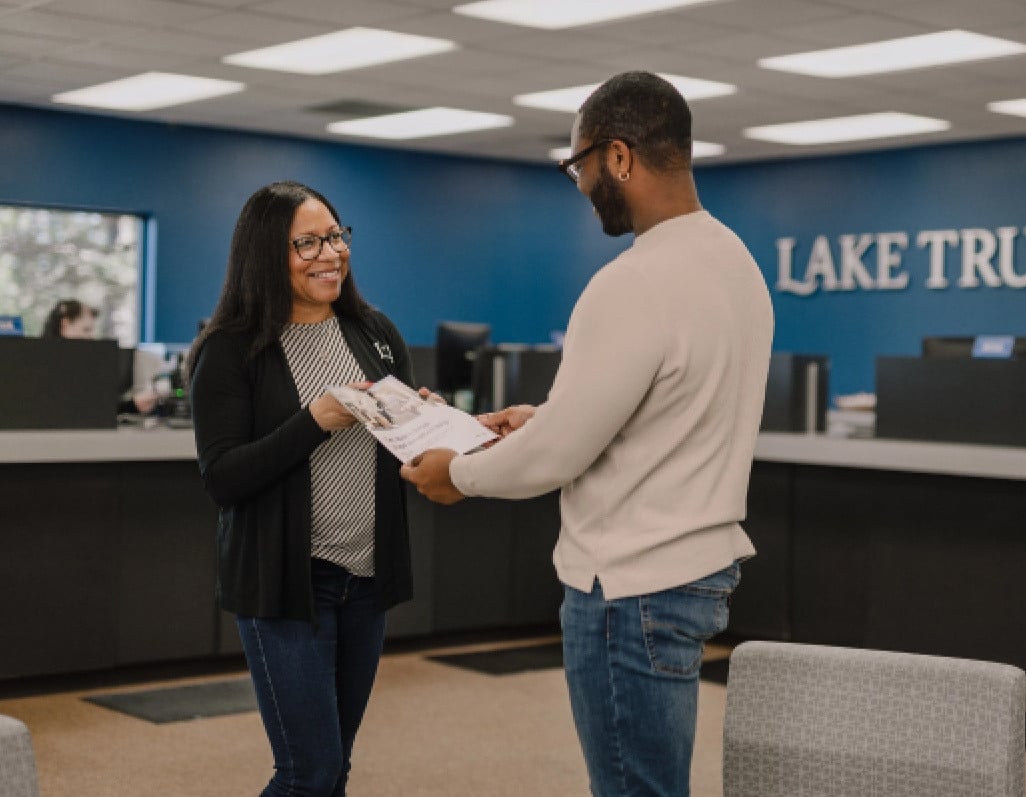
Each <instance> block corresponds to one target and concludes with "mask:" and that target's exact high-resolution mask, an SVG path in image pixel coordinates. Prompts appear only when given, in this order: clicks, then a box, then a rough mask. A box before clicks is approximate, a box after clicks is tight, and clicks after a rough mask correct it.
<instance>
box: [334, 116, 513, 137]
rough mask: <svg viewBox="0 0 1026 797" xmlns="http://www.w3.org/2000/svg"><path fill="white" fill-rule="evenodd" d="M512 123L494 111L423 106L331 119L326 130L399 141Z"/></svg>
mask: <svg viewBox="0 0 1026 797" xmlns="http://www.w3.org/2000/svg"><path fill="white" fill-rule="evenodd" d="M512 124H513V117H512V116H504V115H502V114H497V113H481V112H479V111H464V110H460V109H459V108H422V109H420V110H418V111H406V112H404V113H390V114H386V115H385V116H371V117H368V118H366V119H348V120H346V121H344V122H332V123H331V124H330V125H328V130H329V131H330V132H332V133H341V134H342V135H347V136H363V137H365V138H387V139H390V140H395V141H398V140H402V139H408V138H427V137H428V136H450V135H453V134H455V133H469V132H471V131H473V130H490V129H492V128H496V127H509V126H510V125H512Z"/></svg>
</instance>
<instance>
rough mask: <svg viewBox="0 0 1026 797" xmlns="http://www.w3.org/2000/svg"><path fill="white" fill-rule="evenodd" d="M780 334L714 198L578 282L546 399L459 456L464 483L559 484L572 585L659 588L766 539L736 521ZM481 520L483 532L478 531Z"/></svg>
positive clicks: (533, 490)
mask: <svg viewBox="0 0 1026 797" xmlns="http://www.w3.org/2000/svg"><path fill="white" fill-rule="evenodd" d="M772 338H773V310H772V307H771V305H770V298H769V293H768V291H767V289H766V283H765V280H764V278H763V276H762V274H761V272H760V271H759V268H758V266H757V265H756V264H755V261H754V260H753V259H752V257H751V255H750V254H749V253H748V250H747V249H746V248H745V246H744V244H743V243H742V242H741V241H740V239H738V237H737V236H736V235H734V233H733V232H731V231H730V230H729V229H728V228H727V227H725V226H724V225H722V224H721V223H720V222H718V221H717V220H716V219H714V218H713V217H712V216H710V215H709V213H707V212H706V211H699V212H696V213H690V214H687V215H684V216H678V217H676V218H673V219H670V220H668V221H665V222H662V223H661V224H658V225H656V226H655V227H653V228H652V229H650V230H648V231H647V232H645V233H644V234H643V235H639V236H638V237H637V238H636V239H635V241H634V244H633V245H632V246H631V247H630V248H629V249H628V250H627V251H626V252H624V253H623V254H621V255H620V256H619V257H617V258H616V259H615V260H613V261H612V262H611V263H609V264H608V265H606V266H605V267H604V268H602V269H601V270H600V271H599V272H598V273H597V274H596V275H595V276H594V277H593V278H592V280H591V281H590V283H589V284H588V286H587V288H586V289H585V290H584V292H583V293H582V294H581V297H580V299H579V300H578V302H577V305H576V306H575V308H574V311H573V314H572V315H571V317H570V323H569V326H568V328H567V334H566V339H565V344H564V349H563V360H562V364H561V365H560V368H559V372H558V373H557V375H556V379H555V382H554V383H553V386H552V389H551V391H550V393H549V396H548V400H547V401H546V402H545V403H544V404H542V405H541V406H540V407H539V408H538V411H537V413H536V414H535V416H534V418H533V419H532V420H531V421H529V422H528V423H527V424H526V425H525V426H524V427H523V428H522V429H520V430H519V431H517V432H514V433H513V434H511V435H509V436H508V437H507V438H506V439H504V440H502V441H501V442H500V443H498V444H497V445H495V446H494V447H492V448H491V449H488V450H487V451H482V452H480V453H476V454H471V455H465V456H460V457H457V458H456V459H454V460H453V462H452V464H451V466H450V474H451V476H452V480H453V483H454V484H455V485H456V487H457V488H458V489H459V490H460V491H461V492H462V493H464V494H465V495H468V496H493V497H497V498H528V497H531V496H535V495H540V494H542V493H545V492H548V491H550V490H553V489H556V488H557V487H558V488H562V494H561V498H560V504H561V514H562V526H561V529H560V535H559V541H558V542H557V544H556V550H555V552H554V555H553V561H554V562H555V565H556V571H557V573H558V575H559V578H560V579H561V580H562V581H563V583H565V584H569V585H570V586H572V587H574V588H576V589H579V590H582V591H584V592H590V591H591V588H592V584H593V583H594V579H595V578H596V577H598V579H599V580H600V582H601V584H602V588H603V591H604V593H605V595H606V597H607V598H611V599H612V598H618V597H625V596H629V595H638V594H644V593H648V592H657V591H660V590H663V589H669V588H671V587H675V586H678V585H681V584H685V583H688V582H690V581H694V580H695V579H698V578H701V577H703V576H706V575H708V574H710V573H713V572H715V571H717V570H719V569H722V568H723V567H726V566H727V565H729V564H730V563H731V562H733V561H734V560H735V559H738V558H744V557H748V556H751V555H753V554H754V553H755V549H754V548H753V547H752V544H751V541H750V540H749V539H748V536H747V535H746V534H745V533H744V531H743V530H742V529H741V527H740V525H739V524H738V521H740V520H742V519H743V518H744V516H745V500H746V495H747V491H748V478H749V474H750V471H751V465H752V456H753V454H754V450H755V440H756V436H757V434H758V429H759V421H760V418H761V415H762V404H763V397H764V395H765V387H766V371H767V368H768V364H769V354H770V345H771V342H772ZM482 533H487V530H486V529H482Z"/></svg>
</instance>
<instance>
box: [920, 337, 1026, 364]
mask: <svg viewBox="0 0 1026 797" xmlns="http://www.w3.org/2000/svg"><path fill="white" fill-rule="evenodd" d="M977 337H979V336H977V335H965V336H934V337H927V338H923V357H961V358H965V359H968V358H970V357H973V356H974V349H975V346H976V342H977ZM1011 359H1014V360H1026V337H1017V338H1015V342H1014V343H1013V345H1012V355H1011Z"/></svg>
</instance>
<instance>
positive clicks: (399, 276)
mask: <svg viewBox="0 0 1026 797" xmlns="http://www.w3.org/2000/svg"><path fill="white" fill-rule="evenodd" d="M283 178H292V179H297V180H300V181H302V182H306V183H308V184H310V185H312V186H314V187H316V188H318V189H319V190H321V191H322V192H324V193H325V194H326V195H327V196H328V197H330V198H331V199H332V201H333V202H335V204H336V206H337V207H338V208H339V212H340V213H341V214H342V216H343V218H344V220H345V221H346V222H347V223H350V224H352V225H353V227H354V230H355V232H354V237H355V242H354V255H353V269H354V274H355V275H356V279H357V282H358V284H359V286H360V289H361V291H362V292H363V293H364V295H365V296H366V297H367V298H368V299H369V300H370V301H371V302H373V303H374V304H376V305H378V306H379V307H381V308H382V309H383V310H384V311H385V312H387V313H388V314H389V315H390V316H391V317H392V318H393V319H394V320H395V321H396V323H397V324H398V325H399V327H400V329H401V330H402V331H403V333H404V334H405V335H406V337H407V339H408V340H409V341H410V342H411V343H421V344H423V343H428V342H430V341H431V340H432V339H433V336H434V327H435V323H436V322H437V321H438V320H440V319H445V318H448V319H460V320H486V321H489V322H491V323H492V325H493V329H494V337H495V339H496V340H500V341H522V342H544V341H547V340H548V336H549V332H550V330H553V329H562V328H565V326H566V321H567V318H568V316H569V312H570V309H571V308H572V306H573V302H574V300H575V299H576V297H577V295H578V294H579V293H580V291H581V289H582V288H583V287H584V285H585V283H586V282H587V280H588V278H589V277H590V276H591V274H592V273H594V271H595V270H596V269H597V268H598V267H599V266H601V265H602V264H603V263H604V262H606V261H607V260H609V259H610V258H611V257H613V256H615V254H616V253H617V252H619V251H620V250H621V249H622V248H623V247H625V246H626V245H627V244H628V243H629V241H628V239H626V238H621V239H616V240H612V239H608V238H606V237H605V236H603V235H602V233H601V231H600V229H599V226H598V223H597V221H596V219H595V218H594V216H593V215H592V212H591V208H590V206H589V204H588V203H587V201H586V200H584V198H583V197H581V196H580V195H579V194H578V193H577V192H576V191H574V189H573V187H572V186H571V185H570V184H569V183H568V182H567V181H566V178H564V177H563V176H562V175H560V174H559V173H558V172H557V171H556V170H555V169H553V168H551V167H548V166H531V165H525V164H516V163H505V162H499V161H489V160H477V159H470V158H458V157H446V156H434V155H421V154H414V153H404V152H398V151H394V150H386V149H377V148H371V147H359V146H354V145H350V144H342V143H339V144H335V143H331V142H314V141H307V140H299V139H290V138H284V137H274V136H263V135H255V134H247V133H239V132H227V131H219V130H213V129H204V128H194V127H182V126H174V125H163V124H154V123H145V122H136V121H132V120H124V119H116V118H109V117H101V116H91V115H83V114H77V113H66V112H57V111H48V110H37V109H29V108H21V107H15V106H0V202H20V203H38V204H44V205H65V206H74V207H99V208H105V209H115V210H124V211H130V212H141V213H144V214H147V215H149V216H151V217H152V218H153V219H154V220H155V222H156V225H157V229H158V235H157V243H156V251H155V258H154V262H155V274H154V275H153V276H154V279H155V285H154V289H155V304H154V313H153V319H152V322H153V329H154V333H155V334H154V337H155V339H156V340H163V341H170V342H184V341H187V340H189V339H190V338H191V337H192V334H193V332H194V330H195V324H196V320H197V319H199V318H201V317H203V316H206V315H208V314H209V313H210V310H211V308H212V307H213V304H214V302H215V301H216V298H217V294H218V292H219V290H220V286H221V282H222V279H223V276H224V263H225V258H226V255H227V250H228V242H229V239H230V237H231V231H232V227H233V225H234V222H235V218H236V216H237V215H238V212H239V210H240V208H241V207H242V204H243V202H244V201H245V200H246V198H247V197H248V196H249V195H250V194H251V193H252V192H253V191H254V190H255V189H256V188H258V187H260V186H261V185H264V184H266V183H268V182H271V181H273V180H277V179H283ZM697 180H698V185H699V191H700V193H701V196H702V200H703V202H704V204H705V205H706V207H708V208H709V209H710V210H711V211H712V212H713V213H714V214H716V215H717V216H719V217H720V218H722V219H723V220H724V221H725V222H726V223H727V224H729V225H730V226H731V227H733V228H734V229H735V230H736V231H737V232H738V234H739V235H740V236H741V238H742V239H743V240H744V241H745V242H746V243H747V244H748V246H749V247H750V248H751V250H752V252H753V254H754V255H755V257H756V260H757V261H758V262H759V264H760V266H761V267H762V269H763V271H764V273H765V274H766V278H767V281H768V283H769V284H770V286H771V289H773V297H774V304H775V307H776V310H777V334H776V340H775V344H774V347H775V348H776V349H778V350H782V351H797V352H815V353H826V354H829V355H830V356H831V358H832V362H833V372H832V375H831V377H832V386H831V387H832V390H831V392H832V393H834V394H837V393H849V392H854V391H857V390H872V389H873V360H874V357H876V356H877V355H878V354H915V353H917V352H918V347H919V340H920V338H921V337H923V336H925V335H931V334H976V333H981V332H988V333H1014V334H1019V335H1026V312H1024V311H1026V291H1024V290H1022V289H1015V288H1010V287H1007V286H1002V287H997V288H992V287H982V286H981V287H979V288H966V289H962V288H959V287H957V286H956V285H955V279H956V278H957V276H958V273H957V272H958V252H957V251H954V250H953V251H950V252H949V253H948V258H947V260H948V268H947V273H948V275H949V277H951V278H952V279H951V283H952V284H951V285H950V286H949V287H947V288H945V289H943V290H929V289H927V288H926V287H925V285H924V283H925V280H926V276H927V263H928V254H927V252H926V251H925V250H922V249H918V248H917V247H916V246H915V243H914V242H915V236H916V234H917V233H918V232H920V231H923V230H935V229H948V228H950V229H956V230H959V229H964V228H975V227H979V228H984V229H989V230H991V231H993V230H995V229H996V228H998V227H1005V226H1011V227H1017V228H1018V230H1019V235H1018V236H1017V238H1016V239H1015V253H1014V258H1015V259H1014V264H1015V270H1016V272H1017V273H1019V274H1022V273H1024V272H1026V234H1024V230H1023V228H1024V227H1026V200H1024V199H1023V188H1022V186H1024V185H1026V138H1024V139H1014V140H1005V141H995V142H983V143H974V144H963V145H945V146H936V147H928V148H925V147H924V148H914V149H904V150H892V151H885V152H877V153H867V154H860V155H852V156H844V157H824V158H809V159H801V160H789V161H778V162H770V163H757V164H741V165H734V166H719V167H704V168H700V169H699V170H698V172H697ZM893 231H904V232H907V233H908V234H909V236H910V238H911V239H912V243H911V245H910V246H909V248H908V249H907V250H906V251H905V252H903V253H902V270H903V271H904V272H906V273H908V275H909V286H908V287H907V288H906V289H904V290H895V291H879V290H855V291H835V292H827V291H823V290H819V291H817V292H816V293H814V294H813V295H811V296H808V297H798V296H794V295H790V294H786V293H781V292H779V291H777V290H776V289H774V288H773V286H774V284H775V283H776V281H777V252H776V248H775V241H776V240H777V239H778V238H782V237H793V238H795V239H797V244H796V248H795V256H794V271H795V276H796V277H800V276H801V275H802V274H803V273H804V270H805V266H806V263H807V260H808V257H809V251H810V247H811V245H812V242H813V240H814V239H815V238H816V236H819V235H824V236H826V237H827V238H828V239H829V241H830V242H831V245H832V246H833V248H834V253H833V256H834V258H835V259H836V260H839V253H838V252H837V249H836V239H837V236H839V235H842V234H860V233H874V234H875V233H885V232H893ZM874 256H875V255H874V252H872V251H870V253H869V254H868V256H867V257H866V261H867V264H869V265H871V261H872V260H873V257H874ZM616 321H617V320H616V319H611V322H612V323H616Z"/></svg>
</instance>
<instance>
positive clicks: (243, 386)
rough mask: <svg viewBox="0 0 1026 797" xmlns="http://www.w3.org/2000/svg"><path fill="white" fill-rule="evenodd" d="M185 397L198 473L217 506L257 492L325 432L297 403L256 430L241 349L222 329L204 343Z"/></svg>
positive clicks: (298, 459)
mask: <svg viewBox="0 0 1026 797" xmlns="http://www.w3.org/2000/svg"><path fill="white" fill-rule="evenodd" d="M258 356H259V355H258ZM191 398H192V412H193V426H194V429H195V433H196V451H197V456H198V459H199V467H200V475H201V476H202V478H203V483H204V486H205V487H206V489H207V492H208V493H209V494H210V496H211V497H212V498H213V499H214V501H215V502H216V503H217V504H218V505H219V506H222V507H226V506H232V505H234V504H238V503H240V502H242V501H245V500H247V499H249V498H252V497H253V496H254V495H256V494H258V493H260V492H262V491H263V490H265V489H266V488H267V487H268V486H270V485H271V484H273V483H274V482H276V481H278V480H280V479H281V478H282V477H283V476H284V475H285V474H286V473H287V472H288V471H289V470H291V469H292V468H294V467H295V466H296V465H297V464H299V463H301V462H302V461H303V460H305V459H307V458H308V457H309V456H310V454H311V452H313V450H314V449H315V448H316V447H317V446H318V445H319V444H320V443H322V442H323V441H324V440H325V439H326V438H327V437H328V434H327V432H324V431H323V430H322V429H321V428H320V427H319V426H318V425H317V422H316V421H315V420H314V418H313V415H311V414H310V411H309V410H308V409H299V408H297V409H296V412H295V413H294V414H292V415H291V416H290V417H288V418H286V420H285V421H284V422H283V423H281V424H279V425H278V426H277V427H276V428H274V429H272V430H271V431H270V432H268V433H266V434H260V435H258V432H257V429H258V428H259V424H258V419H257V418H256V417H255V413H254V407H255V404H256V401H255V398H256V397H255V396H254V395H253V386H252V380H251V378H250V375H249V373H248V372H247V362H246V356H245V352H244V351H243V350H242V349H241V348H240V346H239V345H238V343H237V342H236V341H233V340H232V339H231V338H230V337H229V336H227V335H224V334H217V333H215V334H214V335H211V336H210V338H208V339H207V341H206V343H205V344H204V346H203V350H202V351H201V352H200V355H199V359H198V360H197V363H196V370H195V372H194V374H193V378H192V397H191Z"/></svg>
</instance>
